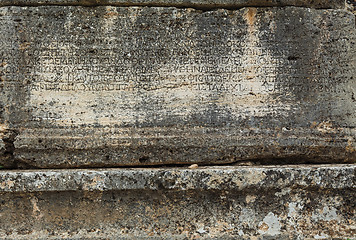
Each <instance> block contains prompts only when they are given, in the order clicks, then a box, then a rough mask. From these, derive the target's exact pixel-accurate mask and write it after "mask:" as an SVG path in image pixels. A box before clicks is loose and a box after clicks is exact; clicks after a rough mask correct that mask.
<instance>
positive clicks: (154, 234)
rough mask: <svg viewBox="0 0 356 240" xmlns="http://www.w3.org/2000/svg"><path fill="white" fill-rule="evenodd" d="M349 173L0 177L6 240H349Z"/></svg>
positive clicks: (205, 171) (319, 169) (353, 221)
mask: <svg viewBox="0 0 356 240" xmlns="http://www.w3.org/2000/svg"><path fill="white" fill-rule="evenodd" d="M355 170H356V166H355V165H338V166H337V165H336V166H332V165H331V166H330V165H329V166H316V165H315V166H285V167H281V166H278V167H277V166H271V167H231V166H230V167H204V168H200V167H199V168H197V169H182V168H166V169H102V170H41V171H30V170H26V171H2V172H0V196H1V201H0V215H1V218H0V224H1V228H0V238H4V239H197V238H199V239H320V238H324V239H333V238H334V239H340V238H341V239H347V238H350V239H352V237H353V236H355V235H356V215H355V210H356V207H355V198H356V188H355V186H356V184H355V178H356V176H355V173H356V172H355Z"/></svg>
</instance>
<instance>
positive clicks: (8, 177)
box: [0, 165, 356, 193]
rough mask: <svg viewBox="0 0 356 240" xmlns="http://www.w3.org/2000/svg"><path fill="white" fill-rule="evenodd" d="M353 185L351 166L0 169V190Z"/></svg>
mask: <svg viewBox="0 0 356 240" xmlns="http://www.w3.org/2000/svg"><path fill="white" fill-rule="evenodd" d="M293 187H298V188H325V189H329V188H330V189H347V188H353V189H355V188H356V165H298V166H288V165H287V166H259V167H251V166H214V167H202V166H201V167H198V168H196V169H189V168H182V167H176V168H112V169H110V168H109V169H93V170H90V169H65V170H64V169H60V170H7V171H0V193H6V192H20V193H21V192H22V193H33V192H62V191H116V190H118V191H124V190H177V191H178V190H184V191H188V190H199V191H200V190H227V191H230V190H239V191H246V190H248V189H250V190H251V189H254V190H255V191H259V190H263V189H264V190H267V189H273V188H280V189H284V188H293Z"/></svg>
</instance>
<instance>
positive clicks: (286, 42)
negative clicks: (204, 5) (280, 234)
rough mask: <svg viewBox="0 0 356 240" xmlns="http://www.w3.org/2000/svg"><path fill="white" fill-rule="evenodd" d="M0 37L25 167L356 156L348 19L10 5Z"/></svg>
mask: <svg viewBox="0 0 356 240" xmlns="http://www.w3.org/2000/svg"><path fill="white" fill-rule="evenodd" d="M0 32H1V33H2V34H1V35H0V59H1V61H2V62H1V63H0V78H1V79H2V81H1V85H0V87H1V88H0V91H1V96H0V104H1V106H3V111H2V112H1V118H0V121H1V124H2V129H6V131H8V132H10V133H11V136H12V137H11V138H9V140H10V142H9V144H8V146H9V147H10V148H11V149H8V150H7V152H8V153H10V154H9V156H12V157H13V159H14V161H15V162H16V164H17V166H22V167H37V168H38V167H40V168H62V167H85V166H91V167H101V166H102V167H104V166H124V165H126V166H129V165H131V166H132V165H159V164H191V163H199V164H221V163H231V162H236V161H247V160H248V161H259V162H269V163H281V162H282V163H288V162H289V163H291V162H294V163H298V162H354V161H355V159H356V151H355V146H356V143H355V122H356V121H355V119H356V118H355V114H356V104H355V97H354V96H355V75H356V74H355V71H356V70H355V69H356V67H355V55H356V54H355V16H354V15H353V14H352V13H350V12H348V11H346V10H316V9H307V8H298V7H284V8H243V9H240V10H234V11H230V10H223V9H219V10H216V11H200V10H194V9H177V8H156V7H152V8H148V7H130V8H126V7H112V6H107V7H93V8H87V7H72V6H42V7H2V8H0ZM16 164H15V165H16Z"/></svg>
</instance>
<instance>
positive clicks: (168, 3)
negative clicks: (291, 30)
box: [0, 0, 346, 9]
mask: <svg viewBox="0 0 356 240" xmlns="http://www.w3.org/2000/svg"><path fill="white" fill-rule="evenodd" d="M16 5H17V6H38V5H79V6H80V5H84V6H98V5H113V6H151V7H152V6H156V7H157V6H161V7H193V8H201V9H211V8H241V7H256V6H258V7H262V6H264V7H271V6H298V7H313V8H345V6H346V1H345V0H278V1H276V0H209V1H207V0H148V1H147V0H2V1H1V2H0V6H16Z"/></svg>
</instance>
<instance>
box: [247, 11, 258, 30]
mask: <svg viewBox="0 0 356 240" xmlns="http://www.w3.org/2000/svg"><path fill="white" fill-rule="evenodd" d="M256 14H257V9H256V8H248V10H247V13H246V20H247V23H248V25H249V26H252V25H254V24H255V21H256Z"/></svg>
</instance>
